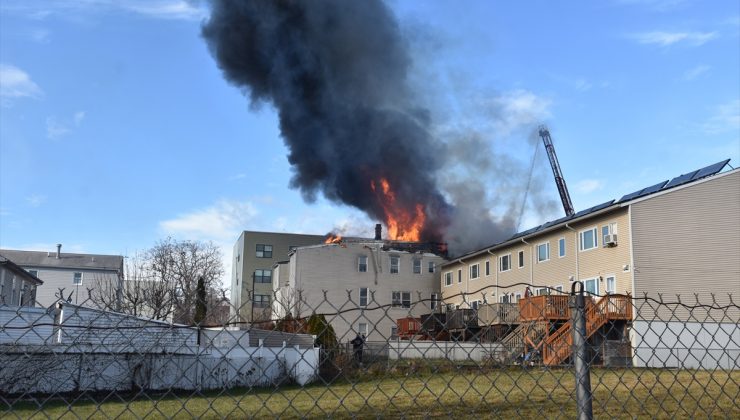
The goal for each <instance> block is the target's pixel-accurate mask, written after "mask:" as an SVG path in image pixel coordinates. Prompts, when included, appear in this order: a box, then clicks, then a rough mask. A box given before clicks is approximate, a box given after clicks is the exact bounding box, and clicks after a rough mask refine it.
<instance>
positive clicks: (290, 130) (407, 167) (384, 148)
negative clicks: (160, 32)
mask: <svg viewBox="0 0 740 420" xmlns="http://www.w3.org/2000/svg"><path fill="white" fill-rule="evenodd" d="M211 6H212V12H211V16H210V18H209V19H208V20H207V21H206V22H205V23H204V25H203V28H202V34H203V37H204V38H205V39H206V41H207V43H208V46H209V48H210V51H211V53H212V54H213V56H214V57H215V59H216V60H217V62H218V65H219V67H220V68H221V70H222V71H223V73H224V75H225V77H226V79H227V80H228V81H229V82H231V83H232V84H234V85H236V86H238V87H240V88H241V89H243V90H244V91H245V93H247V94H248V95H249V96H250V97H251V100H252V103H253V104H257V105H258V104H261V103H269V104H272V105H273V106H274V107H275V108H276V109H277V112H278V115H279V120H280V129H281V134H282V137H283V139H284V141H285V144H286V145H287V147H288V149H289V155H288V160H289V162H290V164H291V165H292V168H293V172H294V174H293V178H292V180H291V186H292V187H294V188H298V189H299V190H300V191H301V193H302V195H303V197H304V199H306V200H308V201H312V200H314V199H315V198H316V195H317V194H318V193H323V194H324V196H326V197H327V198H328V199H329V200H332V201H334V202H339V203H343V204H348V205H351V206H354V207H356V208H358V209H361V210H363V211H365V212H366V213H367V214H368V215H369V216H371V217H372V218H373V219H376V220H378V219H380V220H383V216H384V211H383V208H382V206H381V204H380V202H379V200H378V198H377V195H376V194H374V193H372V192H371V188H370V184H371V181H373V180H374V181H375V182H378V179H379V178H380V177H384V178H386V179H387V180H388V181H389V183H390V184H391V186H392V187H393V189H394V190H395V192H396V198H397V201H398V204H399V205H400V206H403V208H405V209H408V210H409V212H411V213H413V211H414V209H415V206H416V204H417V203H418V204H422V205H424V208H425V213H426V216H427V223H426V224H425V229H424V230H423V232H422V238H421V239H422V240H429V241H441V240H443V239H444V235H445V231H446V228H447V226H448V225H449V223H450V222H449V220H450V218H451V217H452V213H453V212H454V210H453V208H452V207H451V205H450V204H448V203H447V201H446V200H445V199H444V197H443V196H442V194H441V192H440V190H439V187H438V185H437V181H436V179H435V176H434V173H435V171H436V170H438V169H439V168H440V167H441V166H442V164H443V162H441V161H442V160H443V159H444V154H445V152H444V151H445V147H444V145H443V144H441V143H440V142H438V141H436V140H435V139H434V138H433V137H432V136H431V135H430V134H429V127H430V117H429V112H428V111H427V110H426V109H425V108H423V107H421V106H419V104H417V103H415V96H414V94H413V92H412V91H411V88H410V87H409V85H410V83H409V74H408V73H409V71H410V67H411V60H410V55H409V51H408V46H407V42H406V41H405V39H404V37H403V34H402V33H401V31H400V29H399V25H398V22H397V21H396V20H395V18H394V16H393V15H392V13H391V11H390V10H389V9H388V7H387V6H386V5H385V4H384V3H383V2H382V1H379V0H361V1H354V0H251V1H236V0H212V1H211Z"/></svg>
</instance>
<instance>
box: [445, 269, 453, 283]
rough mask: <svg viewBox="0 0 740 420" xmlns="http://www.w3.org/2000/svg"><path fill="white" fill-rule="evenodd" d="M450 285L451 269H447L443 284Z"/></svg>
mask: <svg viewBox="0 0 740 420" xmlns="http://www.w3.org/2000/svg"><path fill="white" fill-rule="evenodd" d="M450 285H452V271H448V272H446V273H445V286H450Z"/></svg>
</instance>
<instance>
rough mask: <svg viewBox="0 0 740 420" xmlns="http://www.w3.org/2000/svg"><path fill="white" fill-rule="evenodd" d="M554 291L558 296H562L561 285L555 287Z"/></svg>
mask: <svg viewBox="0 0 740 420" xmlns="http://www.w3.org/2000/svg"><path fill="white" fill-rule="evenodd" d="M555 291H556V292H557V293H558V294H559V295H562V294H563V285H562V284H559V285H557V286H555Z"/></svg>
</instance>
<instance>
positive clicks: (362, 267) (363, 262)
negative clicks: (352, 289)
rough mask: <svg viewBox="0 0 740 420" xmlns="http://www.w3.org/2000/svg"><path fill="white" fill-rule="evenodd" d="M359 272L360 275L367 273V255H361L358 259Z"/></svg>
mask: <svg viewBox="0 0 740 420" xmlns="http://www.w3.org/2000/svg"><path fill="white" fill-rule="evenodd" d="M357 271H359V272H360V273H366V272H367V255H360V256H359V257H357Z"/></svg>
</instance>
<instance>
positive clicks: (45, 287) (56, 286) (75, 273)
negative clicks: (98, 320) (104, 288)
mask: <svg viewBox="0 0 740 420" xmlns="http://www.w3.org/2000/svg"><path fill="white" fill-rule="evenodd" d="M0 255H2V256H4V257H5V258H7V259H9V260H10V261H12V262H13V263H15V264H17V265H18V266H20V267H22V268H23V269H24V270H26V271H28V272H29V273H31V274H32V275H33V276H35V277H37V278H39V279H41V280H43V284H40V285H38V286H37V289H36V302H37V303H38V304H39V305H42V306H45V307H48V306H50V305H52V304H54V303H55V302H56V301H57V300H58V296H57V295H58V294H59V291H60V290H63V293H64V298H65V299H69V301H70V302H71V303H74V304H78V305H84V306H90V307H94V306H95V304H94V303H93V302H92V301H91V300H90V299H89V293H88V289H94V288H95V287H98V286H100V285H119V286H118V287H120V285H121V284H122V282H123V256H121V255H99V254H79V253H68V252H62V245H61V244H58V245H57V248H56V251H48V252H43V251H21V250H12V249H0Z"/></svg>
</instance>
